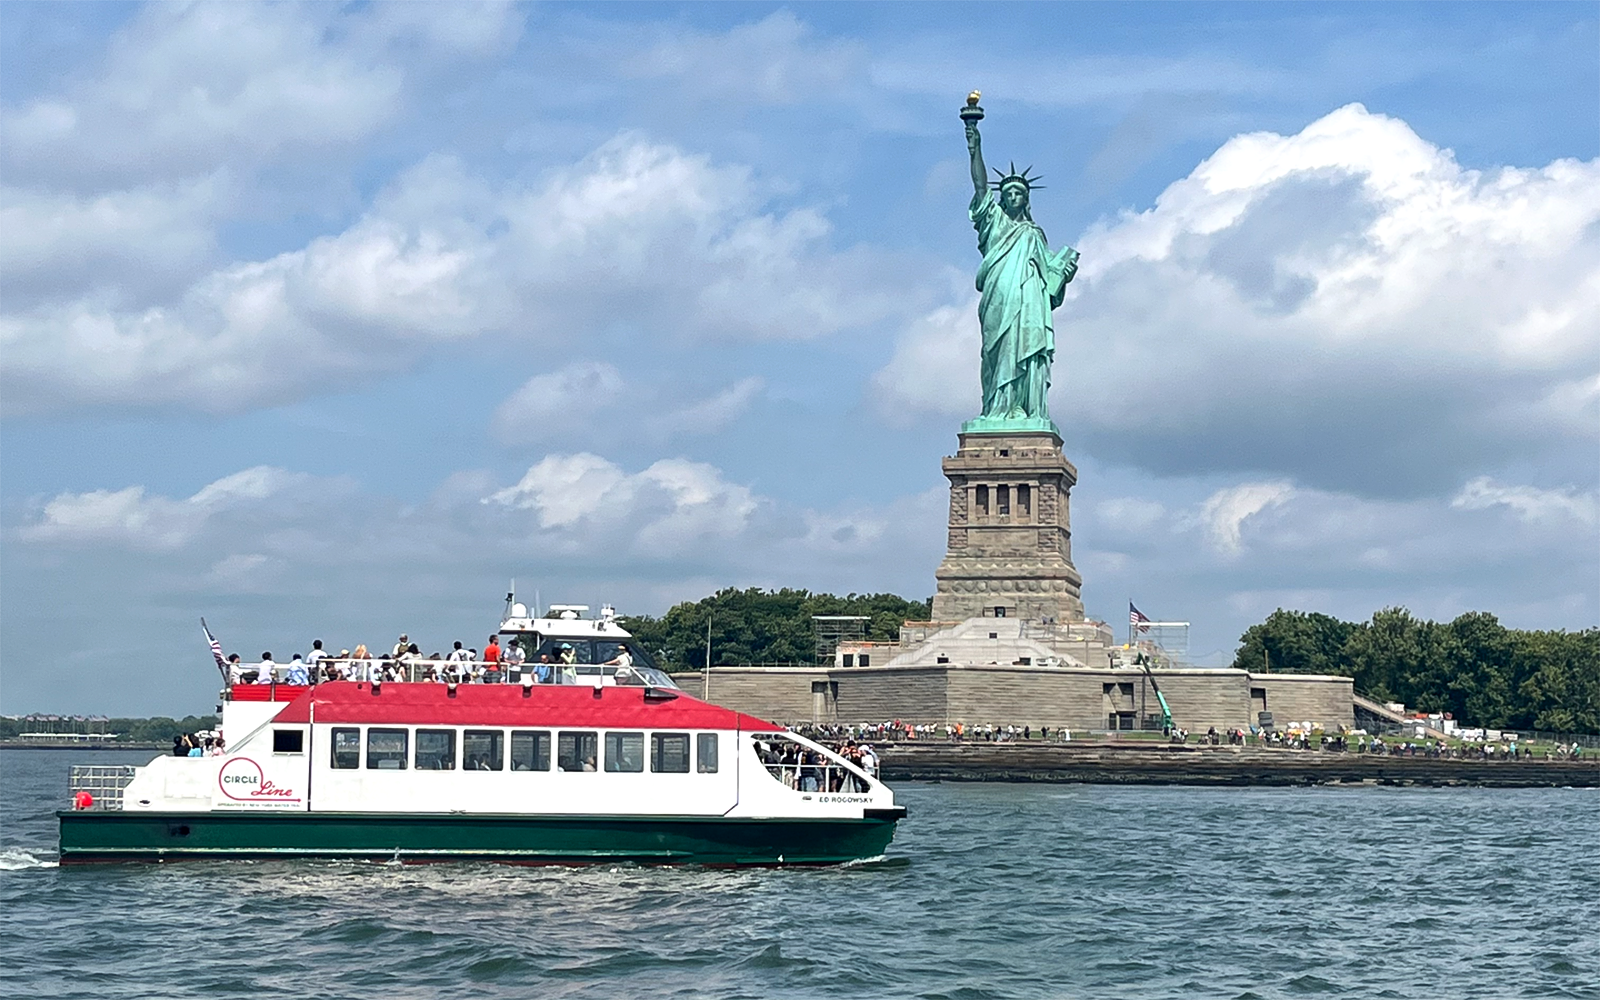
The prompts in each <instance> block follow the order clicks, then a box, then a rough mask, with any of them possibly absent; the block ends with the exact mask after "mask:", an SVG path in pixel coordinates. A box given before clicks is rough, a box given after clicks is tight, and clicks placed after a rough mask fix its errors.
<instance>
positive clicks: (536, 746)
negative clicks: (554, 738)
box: [511, 729, 550, 771]
mask: <svg viewBox="0 0 1600 1000" xmlns="http://www.w3.org/2000/svg"><path fill="white" fill-rule="evenodd" d="M511 770H513V771H548V770H550V733H549V732H547V731H544V730H532V729H515V730H512V732H511Z"/></svg>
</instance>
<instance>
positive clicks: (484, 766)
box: [461, 729, 550, 771]
mask: <svg viewBox="0 0 1600 1000" xmlns="http://www.w3.org/2000/svg"><path fill="white" fill-rule="evenodd" d="M544 745H545V752H544V758H545V766H546V767H548V766H549V762H550V736H549V734H545V740H544ZM505 750H506V734H505V730H503V729H469V730H467V731H466V732H464V733H462V734H461V759H462V761H463V762H464V766H465V768H466V770H468V771H499V770H501V769H502V768H504V767H505V756H506V754H505Z"/></svg>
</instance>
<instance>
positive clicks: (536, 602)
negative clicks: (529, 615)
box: [533, 587, 544, 618]
mask: <svg viewBox="0 0 1600 1000" xmlns="http://www.w3.org/2000/svg"><path fill="white" fill-rule="evenodd" d="M542 607H544V605H543V604H541V603H540V602H539V588H538V587H535V588H533V617H535V618H538V617H539V609H540V608H542Z"/></svg>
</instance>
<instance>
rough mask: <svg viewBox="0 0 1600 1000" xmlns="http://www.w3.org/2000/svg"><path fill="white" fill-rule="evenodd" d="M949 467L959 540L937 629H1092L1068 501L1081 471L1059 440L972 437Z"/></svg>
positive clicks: (941, 583) (1030, 433) (947, 560)
mask: <svg viewBox="0 0 1600 1000" xmlns="http://www.w3.org/2000/svg"><path fill="white" fill-rule="evenodd" d="M960 442H961V443H960V447H959V448H958V449H957V450H956V453H955V455H954V456H952V457H950V458H946V459H945V460H944V462H943V466H944V474H945V476H946V477H947V478H948V479H949V480H950V535H949V543H948V547H947V549H946V552H945V557H944V561H943V562H942V563H940V564H939V569H938V571H937V572H936V573H935V574H934V577H935V579H936V581H937V589H936V591H935V593H934V597H933V617H934V619H935V620H936V621H962V620H964V619H967V618H981V617H1020V618H1025V619H1031V620H1040V619H1054V620H1055V621H1058V622H1078V621H1082V620H1083V597H1082V588H1083V578H1082V577H1081V576H1079V575H1078V571H1077V569H1076V568H1074V567H1073V565H1072V528H1071V519H1070V516H1069V513H1068V502H1069V499H1070V496H1071V493H1072V487H1073V486H1074V485H1075V484H1076V483H1077V482H1078V470H1077V469H1075V468H1073V466H1072V463H1071V462H1068V461H1067V459H1066V457H1065V456H1064V455H1062V454H1061V438H1060V436H1059V435H1057V434H1056V433H1055V432H1053V431H1048V430H1042V431H1034V430H1027V431H1010V432H984V433H963V434H962V435H960Z"/></svg>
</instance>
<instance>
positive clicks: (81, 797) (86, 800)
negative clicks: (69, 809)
mask: <svg viewBox="0 0 1600 1000" xmlns="http://www.w3.org/2000/svg"><path fill="white" fill-rule="evenodd" d="M72 805H73V808H75V809H91V808H93V807H94V796H93V795H90V794H89V793H88V792H79V793H78V794H76V795H74V796H73V797H72Z"/></svg>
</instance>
